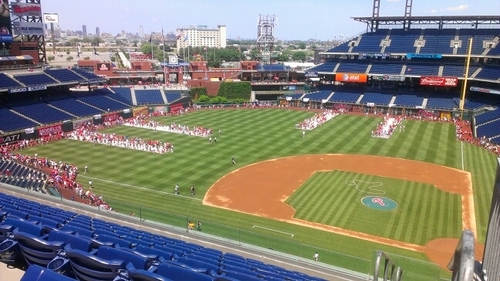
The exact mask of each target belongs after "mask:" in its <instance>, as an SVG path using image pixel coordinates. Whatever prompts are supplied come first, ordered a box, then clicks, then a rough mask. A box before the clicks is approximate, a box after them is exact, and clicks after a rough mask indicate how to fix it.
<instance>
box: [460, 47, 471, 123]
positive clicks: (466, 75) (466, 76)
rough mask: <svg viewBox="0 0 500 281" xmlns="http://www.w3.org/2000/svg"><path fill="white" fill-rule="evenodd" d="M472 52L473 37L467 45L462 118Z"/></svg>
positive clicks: (461, 116)
mask: <svg viewBox="0 0 500 281" xmlns="http://www.w3.org/2000/svg"><path fill="white" fill-rule="evenodd" d="M471 52H472V37H471V38H469V45H468V47H467V59H466V60H465V77H464V82H463V84H462V94H461V95H460V106H459V109H460V120H462V119H463V115H464V104H465V93H466V92H467V79H468V78H469V65H470V55H471Z"/></svg>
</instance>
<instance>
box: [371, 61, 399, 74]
mask: <svg viewBox="0 0 500 281" xmlns="http://www.w3.org/2000/svg"><path fill="white" fill-rule="evenodd" d="M402 68H403V64H402V63H375V62H374V63H372V67H371V69H370V74H379V75H385V74H389V75H400V74H401V69H402Z"/></svg>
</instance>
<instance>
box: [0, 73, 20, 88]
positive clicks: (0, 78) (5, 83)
mask: <svg viewBox="0 0 500 281" xmlns="http://www.w3.org/2000/svg"><path fill="white" fill-rule="evenodd" d="M15 87H22V85H21V84H19V83H17V81H16V80H14V79H12V78H10V77H9V76H7V75H6V74H5V73H0V89H1V88H4V89H6V88H15Z"/></svg>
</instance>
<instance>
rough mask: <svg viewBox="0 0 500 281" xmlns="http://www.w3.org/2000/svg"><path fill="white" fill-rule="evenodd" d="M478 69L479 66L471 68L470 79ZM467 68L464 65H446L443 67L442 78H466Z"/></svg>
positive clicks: (471, 66)
mask: <svg viewBox="0 0 500 281" xmlns="http://www.w3.org/2000/svg"><path fill="white" fill-rule="evenodd" d="M477 69H478V66H474V65H470V66H469V77H470V76H471V75H472V74H473V73H474V72H475V71H476V70H477ZM464 70H465V66H464V65H453V64H446V65H444V67H443V73H442V76H456V77H464V75H465V71H464Z"/></svg>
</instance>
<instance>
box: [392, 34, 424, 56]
mask: <svg viewBox="0 0 500 281" xmlns="http://www.w3.org/2000/svg"><path fill="white" fill-rule="evenodd" d="M394 33H395V30H393V31H392V32H391V37H390V39H391V45H389V46H387V47H386V48H385V53H388V54H389V53H401V54H406V53H415V50H416V48H415V46H414V45H415V40H417V39H418V37H419V34H414V33H401V34H394Z"/></svg>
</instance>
